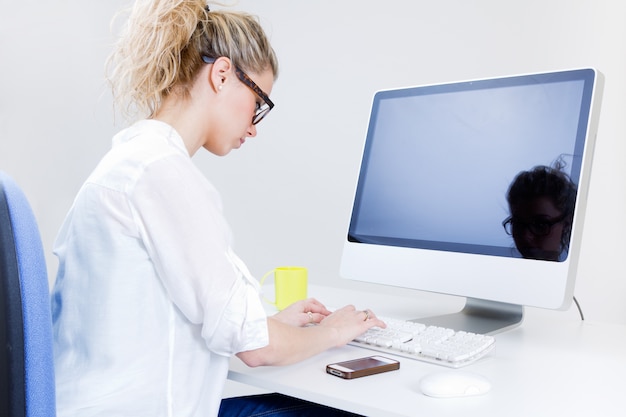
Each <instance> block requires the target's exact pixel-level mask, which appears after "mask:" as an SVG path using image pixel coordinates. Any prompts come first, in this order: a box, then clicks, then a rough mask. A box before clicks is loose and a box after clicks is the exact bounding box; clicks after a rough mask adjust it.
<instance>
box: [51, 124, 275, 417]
mask: <svg viewBox="0 0 626 417" xmlns="http://www.w3.org/2000/svg"><path fill="white" fill-rule="evenodd" d="M54 252H55V254H56V255H57V256H58V258H59V271H58V275H57V279H56V282H55V285H54V288H53V293H52V313H53V321H54V342H55V346H54V347H55V372H56V380H57V407H58V415H59V416H60V417H63V416H100V415H101V416H107V417H111V416H150V417H158V416H202V417H208V416H213V415H217V410H218V407H219V403H220V399H221V395H222V389H223V385H224V381H225V379H226V374H227V372H228V360H229V357H230V356H231V355H233V354H234V353H237V352H241V351H245V350H251V349H256V348H260V347H263V346H265V345H267V344H268V330H267V322H266V314H265V312H264V309H263V306H262V304H261V301H260V298H259V287H258V283H257V281H256V280H255V279H254V278H253V277H252V276H251V275H250V273H249V271H248V270H247V268H246V267H245V265H244V264H243V262H242V261H241V260H240V259H239V258H237V256H236V255H235V254H234V253H233V251H232V249H231V239H230V229H229V227H228V225H227V224H226V221H225V219H224V217H223V215H222V206H221V200H220V196H219V194H218V193H217V191H216V190H215V189H214V188H213V186H212V185H211V184H210V183H209V182H208V181H207V180H206V178H205V177H204V176H203V175H202V174H201V173H200V171H199V170H198V169H197V168H196V167H195V165H194V164H193V163H192V161H191V158H190V156H189V154H188V153H187V151H186V149H185V146H184V144H183V141H182V139H181V138H180V136H179V135H178V134H177V133H176V131H175V130H174V129H173V128H172V127H171V126H169V125H167V124H165V123H162V122H158V121H154V120H144V121H141V122H138V123H136V124H135V125H133V126H132V127H130V128H128V129H126V130H124V131H122V132H120V133H119V134H118V135H116V136H115V138H114V139H113V148H112V149H111V151H110V152H109V153H108V154H107V155H106V156H105V157H104V158H103V159H102V161H101V162H100V164H99V165H98V167H97V168H96V169H95V171H94V172H93V173H92V174H91V176H90V177H89V178H88V179H87V181H86V182H85V184H84V185H83V187H82V188H81V190H80V191H79V193H78V196H77V197H76V199H75V201H74V204H73V206H72V208H71V210H70V212H69V214H68V215H67V218H66V219H65V222H64V224H63V226H62V228H61V230H60V232H59V235H58V237H57V240H56V242H55V247H54Z"/></svg>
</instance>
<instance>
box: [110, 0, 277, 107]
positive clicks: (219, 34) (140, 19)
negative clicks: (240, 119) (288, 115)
mask: <svg viewBox="0 0 626 417" xmlns="http://www.w3.org/2000/svg"><path fill="white" fill-rule="evenodd" d="M203 55H206V56H208V57H213V58H217V57H221V56H224V57H228V58H230V59H231V61H232V62H233V64H234V65H236V66H237V67H239V68H241V69H242V70H243V71H246V72H252V73H260V72H263V71H265V70H268V69H269V70H271V71H272V73H273V74H274V78H276V77H277V76H278V61H277V59H276V55H275V53H274V50H273V49H272V47H271V45H270V43H269V41H268V39H267V36H266V35H265V32H264V31H263V29H262V27H261V25H260V23H259V20H258V18H256V17H255V16H252V15H250V14H247V13H241V12H233V11H224V10H218V11H213V10H211V11H209V10H208V7H207V4H206V0H137V1H136V2H135V4H134V6H133V7H132V9H131V10H130V16H129V18H128V21H127V23H126V25H125V27H124V28H123V29H122V33H121V36H120V38H119V40H118V42H117V44H116V47H115V49H114V51H113V53H112V54H111V56H110V57H109V59H108V61H107V73H108V75H107V77H108V80H109V83H110V84H111V88H112V91H113V97H114V100H115V103H116V104H117V106H118V107H119V108H120V110H121V111H122V114H123V115H125V116H126V117H128V118H132V116H133V115H135V114H136V113H147V115H148V116H151V115H153V114H154V112H156V111H157V110H158V109H159V107H160V105H161V102H162V100H163V99H164V98H165V97H167V96H168V95H169V94H170V93H172V91H173V89H174V88H176V89H177V93H178V90H180V92H181V93H182V94H183V95H187V94H188V93H189V87H190V86H191V83H192V82H193V81H194V79H195V77H196V75H197V73H198V71H199V69H200V67H201V66H202V65H203V61H202V56H203Z"/></svg>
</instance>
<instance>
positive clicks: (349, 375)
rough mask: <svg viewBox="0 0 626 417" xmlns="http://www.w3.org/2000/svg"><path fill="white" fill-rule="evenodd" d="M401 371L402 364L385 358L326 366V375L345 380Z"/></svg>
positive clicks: (369, 357) (371, 357)
mask: <svg viewBox="0 0 626 417" xmlns="http://www.w3.org/2000/svg"><path fill="white" fill-rule="evenodd" d="M396 369H400V362H398V361H397V360H394V359H389V358H385V357H384V356H368V357H367V358H360V359H353V360H351V361H345V362H338V363H332V364H330V365H326V373H329V374H331V375H335V376H338V377H339V378H343V379H354V378H360V377H362V376H367V375H374V374H379V373H381V372H387V371H395V370H396Z"/></svg>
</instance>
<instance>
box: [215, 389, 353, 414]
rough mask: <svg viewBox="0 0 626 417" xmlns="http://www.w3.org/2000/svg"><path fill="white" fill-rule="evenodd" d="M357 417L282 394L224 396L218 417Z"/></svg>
mask: <svg viewBox="0 0 626 417" xmlns="http://www.w3.org/2000/svg"><path fill="white" fill-rule="evenodd" d="M320 416H322V417H357V415H356V414H352V413H349V412H347V411H341V410H337V409H334V408H330V407H326V406H323V405H320V404H315V403H311V402H308V401H304V400H299V399H297V398H293V397H288V396H286V395H282V394H261V395H250V396H245V397H233V398H225V399H223V400H222V404H221V405H220V412H219V417H320Z"/></svg>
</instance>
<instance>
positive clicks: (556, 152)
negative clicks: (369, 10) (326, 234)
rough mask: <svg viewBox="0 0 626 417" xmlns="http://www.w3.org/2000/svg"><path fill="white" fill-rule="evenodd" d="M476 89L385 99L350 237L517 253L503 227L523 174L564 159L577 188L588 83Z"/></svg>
mask: <svg viewBox="0 0 626 417" xmlns="http://www.w3.org/2000/svg"><path fill="white" fill-rule="evenodd" d="M470 84H471V83H470ZM470 84H467V85H465V86H464V87H463V88H460V89H459V91H445V89H443V90H437V89H435V90H433V91H434V92H431V91H428V90H426V91H425V92H423V91H420V89H419V88H417V89H408V90H396V91H388V92H381V93H378V95H380V96H379V97H378V99H375V102H374V107H373V110H372V120H371V121H370V128H369V131H368V137H367V142H366V148H365V154H364V160H363V164H362V170H361V176H360V178H359V184H358V189H357V199H356V200H355V210H354V211H353V218H352V222H351V225H350V237H349V238H350V240H353V241H362V242H370V243H380V244H393V245H401V246H410V247H422V248H426V249H439V250H452V251H461V252H465V251H467V252H470V253H484V254H491V255H499V256H520V254H519V252H518V251H515V250H512V248H514V244H513V240H512V237H511V236H510V235H509V234H507V233H505V230H504V228H503V220H505V219H506V218H507V217H508V216H509V215H510V212H509V205H508V203H507V199H506V195H507V190H508V189H509V186H510V185H511V183H512V182H513V180H514V178H515V177H516V176H517V174H518V173H520V172H521V171H526V170H530V169H532V168H533V167H535V166H538V165H545V166H552V165H553V164H554V163H555V161H565V165H566V166H565V167H564V169H563V170H564V172H565V174H567V175H568V176H570V177H571V179H572V181H573V182H574V183H577V181H578V175H579V173H580V163H581V158H582V155H581V154H580V153H581V152H582V149H583V145H584V143H583V142H584V139H585V138H584V136H583V137H582V138H581V137H579V135H578V131H579V120H580V119H581V103H582V100H583V95H584V87H585V83H584V81H583V80H579V79H576V80H570V81H559V82H544V83H538V84H524V85H509V86H498V87H497V88H491V86H488V85H487V86H481V85H480V84H479V83H477V84H476V85H477V86H478V88H475V87H473V86H469V87H468V85H470ZM378 95H377V96H378ZM582 116H583V117H584V115H582ZM583 130H584V129H583Z"/></svg>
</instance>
